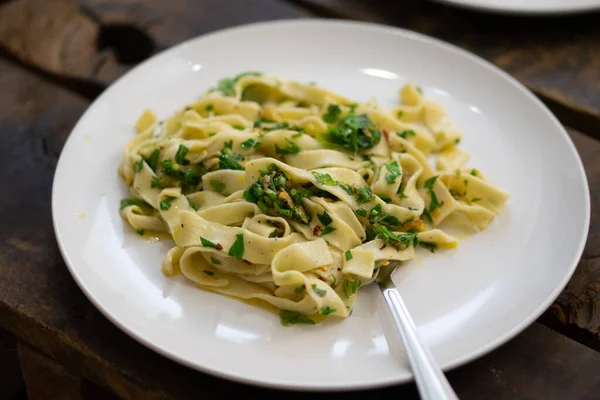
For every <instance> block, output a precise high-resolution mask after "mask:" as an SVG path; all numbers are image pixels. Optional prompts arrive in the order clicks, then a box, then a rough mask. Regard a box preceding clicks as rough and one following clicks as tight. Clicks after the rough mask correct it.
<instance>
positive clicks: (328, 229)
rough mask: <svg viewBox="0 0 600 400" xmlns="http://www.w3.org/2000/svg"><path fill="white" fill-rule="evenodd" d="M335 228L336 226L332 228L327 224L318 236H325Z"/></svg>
mask: <svg viewBox="0 0 600 400" xmlns="http://www.w3.org/2000/svg"><path fill="white" fill-rule="evenodd" d="M335 230H336V228H334V227H332V226H327V227H325V229H323V232H321V234H320V235H319V236H325V235H327V234H329V233H331V232H333V231H335Z"/></svg>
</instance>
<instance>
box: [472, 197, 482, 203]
mask: <svg viewBox="0 0 600 400" xmlns="http://www.w3.org/2000/svg"><path fill="white" fill-rule="evenodd" d="M479 200H481V198H479V197H474V198H473V199H471V203H475V202H476V201H479Z"/></svg>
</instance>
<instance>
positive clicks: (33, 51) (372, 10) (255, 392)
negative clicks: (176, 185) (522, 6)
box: [0, 0, 600, 400]
mask: <svg viewBox="0 0 600 400" xmlns="http://www.w3.org/2000/svg"><path fill="white" fill-rule="evenodd" d="M0 4H1V5H0V128H1V130H0V149H1V152H0V154H2V157H0V165H1V168H0V171H2V174H3V180H2V181H3V186H2V187H3V191H2V194H1V195H0V199H1V204H3V206H2V208H1V210H2V211H1V215H2V222H3V223H2V224H1V225H0V235H1V236H2V240H1V241H0V246H1V247H0V326H1V327H2V328H3V329H4V330H6V331H7V332H9V333H10V334H11V335H13V336H14V337H15V338H16V339H17V342H18V352H19V358H20V362H21V368H22V372H23V376H24V379H25V381H26V385H27V393H28V397H29V398H30V399H34V400H35V399H46V398H48V399H81V398H111V396H118V397H120V398H123V399H188V398H190V399H191V398H200V397H202V398H222V397H224V396H225V395H229V394H237V395H238V396H239V395H240V394H241V395H243V396H245V397H249V398H254V397H256V398H258V397H261V398H276V397H278V396H285V397H286V398H301V397H303V396H306V394H302V393H291V392H281V391H275V390H267V389H264V388H255V387H250V386H245V385H241V384H237V383H232V382H228V381H224V380H221V379H217V378H214V377H211V376H208V375H204V374H201V373H199V372H196V371H193V370H190V369H188V368H185V367H183V366H181V365H178V364H175V363H173V362H171V361H169V360H167V359H165V358H163V357H161V356H159V355H158V354H156V353H153V352H152V351H150V350H148V349H147V348H145V347H143V346H142V345H140V344H138V343H137V342H135V341H134V340H133V339H131V338H129V337H128V336H127V335H126V334H124V333H123V332H121V331H120V330H119V329H118V328H116V327H115V326H114V325H113V324H111V323H110V322H109V321H108V320H107V319H105V318H104V317H103V316H102V315H101V314H100V313H99V312H98V311H97V310H96V309H95V308H94V306H93V305H92V304H91V303H90V302H89V301H88V300H87V299H86V297H85V296H84V295H83V293H82V292H81V291H80V290H79V288H78V287H77V285H76V284H75V282H74V281H73V279H72V278H71V276H70V274H69V272H68V271H67V268H66V266H65V264H64V262H63V260H62V258H61V256H60V254H59V251H58V248H57V245H56V239H55V237H54V232H53V228H52V223H51V214H50V193H51V188H52V178H53V174H54V167H55V166H56V162H57V160H58V157H59V154H60V151H61V148H62V146H63V144H64V142H65V140H66V138H67V136H68V134H69V132H70V130H71V128H72V127H73V125H74V124H75V122H76V121H77V119H78V118H79V117H80V116H81V114H82V113H83V111H85V109H86V108H87V107H88V105H89V104H90V102H91V101H93V100H94V98H95V97H96V96H97V95H98V94H99V93H100V92H101V91H102V90H103V89H104V88H105V87H106V86H107V85H108V84H110V83H111V82H112V81H114V80H115V79H116V78H118V77H119V76H120V75H122V74H123V73H124V72H126V71H127V70H128V69H130V68H131V67H132V66H133V65H135V64H136V63H137V62H139V61H142V60H143V59H145V58H147V57H148V56H150V55H151V54H153V53H155V52H157V51H160V50H162V49H165V48H167V47H169V46H172V45H175V44H177V43H179V42H181V41H183V40H185V39H188V38H191V37H194V36H197V35H199V34H203V33H206V32H210V31H214V30H216V29H220V28H225V27H229V26H233V25H238V24H242V23H247V22H254V21H261V20H270V19H279V18H311V17H325V18H330V17H336V18H347V19H358V20H367V21H375V22H381V23H387V24H390V25H397V26H401V27H404V28H407V29H411V30H415V31H418V32H422V33H426V34H429V35H432V36H435V37H438V38H441V39H443V40H446V41H449V42H452V43H454V44H457V45H458V46H460V47H463V48H465V49H468V50H470V51H473V52H474V53H476V54H478V55H480V56H482V57H484V58H486V59H488V60H489V61H491V62H492V63H494V64H496V65H498V66H499V67H501V68H503V69H505V70H506V71H508V72H509V73H511V74H512V75H513V76H515V77H516V78H517V79H519V80H520V81H521V82H523V83H524V84H525V85H527V86H528V87H529V88H530V89H531V90H532V91H533V92H534V93H536V94H537V95H538V96H539V97H540V98H541V99H542V100H543V101H544V102H545V103H546V104H547V105H548V106H549V107H550V109H551V110H552V111H553V112H554V113H555V114H556V115H557V116H558V117H559V119H560V120H561V121H562V123H563V124H564V125H565V126H566V127H567V130H568V132H569V134H570V135H571V138H572V139H573V141H574V142H575V145H576V146H577V149H578V150H579V152H580V155H581V157H582V159H583V162H584V165H585V168H586V173H587V175H588V179H589V183H590V190H591V200H592V221H591V227H590V234H589V239H588V243H587V245H586V248H585V252H584V255H583V258H582V260H581V262H580V263H579V266H578V268H577V271H576V273H575V275H574V276H573V278H572V279H571V281H570V283H569V285H568V286H567V288H566V289H565V290H564V291H563V292H562V293H561V295H560V296H559V297H558V299H557V300H556V301H555V302H554V304H553V305H552V306H551V307H550V308H549V310H548V311H547V312H546V313H545V314H544V315H543V316H542V317H541V318H540V319H539V321H538V322H535V323H534V324H533V325H531V326H530V327H529V328H527V329H526V330H525V331H524V332H523V333H521V334H520V335H518V336H517V337H516V338H515V339H513V340H512V341H510V342H509V343H507V344H506V345H504V346H502V347H500V348H499V349H497V350H496V351H494V352H492V353H491V354H488V355H486V356H484V357H482V358H480V359H479V360H477V361H474V362H472V363H470V364H468V365H466V366H463V367H460V368H457V369H455V370H453V371H451V372H450V373H449V379H450V381H451V383H452V385H453V386H454V387H455V389H456V390H457V392H458V394H459V395H460V397H461V398H465V399H469V398H473V399H475V398H487V399H513V398H525V399H537V398H541V399H546V398H553V399H567V398H568V399H583V398H586V399H592V398H600V353H599V351H600V337H599V335H600V258H599V256H600V246H599V244H600V238H599V233H600V215H599V212H600V207H599V206H600V198H599V195H600V157H598V154H600V143H599V142H598V139H600V14H592V15H579V16H570V17H552V18H525V17H507V16H498V15H487V14H480V13H475V12H470V11H465V10H461V9H453V8H449V7H446V6H443V5H440V4H437V3H433V2H428V1H419V0H415V1H401V0H395V1H368V2H367V1H359V0H295V1H291V0H288V1H286V0H252V1H251V0H228V1H223V0H203V1H199V0H198V1H195V0H160V1H151V0H130V1H123V0H85V1H81V3H79V2H77V1H75V0H13V1H10V0H9V1H1V2H0ZM557 240H560V238H557ZM540 279H543V277H540ZM90 387H92V388H95V389H94V390H91V389H90ZM98 388H101V390H102V392H101V395H100V397H98V393H99V392H98V390H100V389H98ZM364 395H368V396H369V398H371V397H372V398H383V397H384V396H393V397H394V398H400V396H403V398H416V397H417V392H416V389H415V386H414V384H407V385H402V386H397V387H391V388H386V389H381V390H375V391H369V392H353V393H346V394H339V393H337V394H328V395H327V396H328V397H334V398H345V399H347V398H359V397H361V396H364ZM310 396H315V397H325V395H320V394H315V395H312V394H311V395H310Z"/></svg>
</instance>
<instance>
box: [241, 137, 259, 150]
mask: <svg viewBox="0 0 600 400" xmlns="http://www.w3.org/2000/svg"><path fill="white" fill-rule="evenodd" d="M255 143H256V140H254V139H252V138H250V139H248V140H245V141H243V142H242V143H241V144H240V147H241V148H242V149H246V150H248V149H251V148H252V147H253V146H254V144H255Z"/></svg>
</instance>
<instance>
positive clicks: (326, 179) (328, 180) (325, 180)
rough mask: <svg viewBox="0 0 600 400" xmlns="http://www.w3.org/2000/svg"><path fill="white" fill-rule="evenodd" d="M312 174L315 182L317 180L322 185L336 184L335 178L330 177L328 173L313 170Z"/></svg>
mask: <svg viewBox="0 0 600 400" xmlns="http://www.w3.org/2000/svg"><path fill="white" fill-rule="evenodd" d="M312 174H313V176H314V177H315V178H316V179H317V182H319V183H320V184H322V185H328V186H335V185H337V182H336V181H335V179H333V178H332V177H331V175H329V174H321V173H319V172H314V171H313V173H312Z"/></svg>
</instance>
